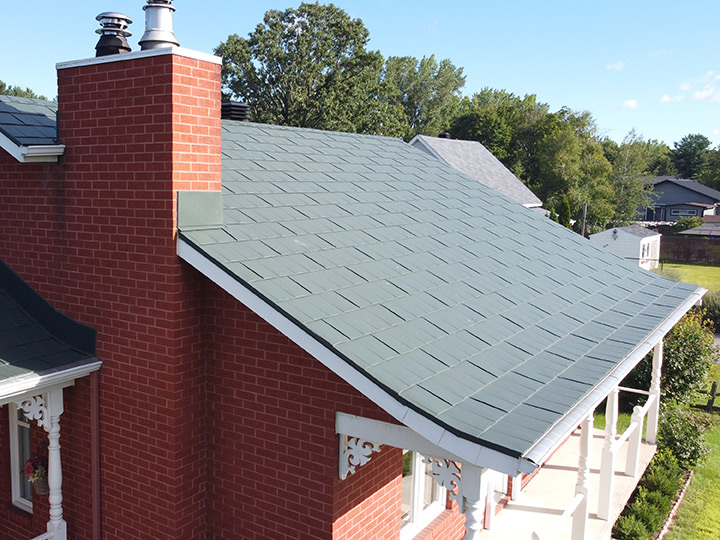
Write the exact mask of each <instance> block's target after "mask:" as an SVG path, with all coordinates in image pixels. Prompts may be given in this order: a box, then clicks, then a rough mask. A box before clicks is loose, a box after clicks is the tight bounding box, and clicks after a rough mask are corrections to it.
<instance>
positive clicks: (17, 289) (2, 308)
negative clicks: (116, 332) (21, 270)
mask: <svg viewBox="0 0 720 540" xmlns="http://www.w3.org/2000/svg"><path fill="white" fill-rule="evenodd" d="M99 367H100V361H99V360H98V359H97V357H96V356H95V331H94V330H93V329H91V328H89V327H87V326H84V325H81V324H79V323H76V322H74V321H72V320H71V319H69V318H67V317H65V316H64V315H62V314H60V313H58V312H57V311H55V310H54V309H53V308H52V307H51V306H50V305H49V304H48V303H47V302H45V301H44V300H43V299H42V298H41V297H40V296H39V295H38V294H37V293H35V291H33V290H32V289H31V288H30V287H29V286H28V285H27V283H25V282H24V281H23V280H22V279H21V278H20V277H19V276H18V275H17V274H15V273H14V272H13V271H12V270H11V269H10V268H9V267H8V266H7V265H6V264H5V263H4V262H2V261H0V404H4V403H6V402H8V401H11V400H14V399H17V397H18V396H19V395H21V394H24V393H27V392H34V393H41V392H43V391H45V389H47V388H50V387H55V386H58V385H60V386H63V385H67V384H71V383H72V381H73V380H74V379H75V378H77V377H79V376H84V375H86V374H87V373H89V372H90V371H94V370H95V369H98V368H99Z"/></svg>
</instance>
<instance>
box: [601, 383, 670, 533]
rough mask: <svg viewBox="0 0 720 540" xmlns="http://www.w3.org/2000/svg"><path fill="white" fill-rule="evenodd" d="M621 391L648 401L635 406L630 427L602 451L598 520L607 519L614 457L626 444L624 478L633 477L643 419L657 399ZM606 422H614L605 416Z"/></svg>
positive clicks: (638, 452) (638, 392)
mask: <svg viewBox="0 0 720 540" xmlns="http://www.w3.org/2000/svg"><path fill="white" fill-rule="evenodd" d="M620 390H623V391H629V392H634V393H637V394H644V395H647V396H648V400H647V401H646V402H645V405H643V406H642V407H640V406H639V405H638V406H635V408H633V413H632V417H631V420H630V425H629V426H628V428H627V429H626V430H625V431H624V432H623V434H622V435H620V437H618V438H617V439H612V440H610V441H609V444H606V445H605V446H604V447H603V450H602V461H601V466H600V492H599V496H598V517H599V518H600V519H609V517H610V507H611V505H612V495H613V494H612V492H613V476H614V475H615V457H616V455H617V452H618V450H619V449H620V447H621V446H622V445H623V444H625V442H628V449H627V456H626V459H625V471H624V474H625V476H630V477H635V476H636V475H637V472H638V467H639V465H640V446H641V443H642V432H643V425H644V423H645V417H646V416H647V414H648V411H650V410H651V407H653V405H654V404H655V401H656V399H657V397H656V396H655V395H654V394H651V393H649V392H644V391H642V390H635V389H632V388H620ZM606 421H608V422H610V421H615V419H614V418H610V415H607V416H606Z"/></svg>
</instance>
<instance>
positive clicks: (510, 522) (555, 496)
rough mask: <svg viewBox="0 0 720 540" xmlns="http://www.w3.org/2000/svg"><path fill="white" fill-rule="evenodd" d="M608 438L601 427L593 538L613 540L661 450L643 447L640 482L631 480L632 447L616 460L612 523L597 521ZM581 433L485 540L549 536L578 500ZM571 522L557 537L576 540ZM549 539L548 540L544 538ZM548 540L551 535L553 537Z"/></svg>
mask: <svg viewBox="0 0 720 540" xmlns="http://www.w3.org/2000/svg"><path fill="white" fill-rule="evenodd" d="M603 440H604V434H603V432H602V431H601V430H598V429H596V430H595V431H594V434H593V447H592V451H591V452H592V454H591V456H590V503H589V508H590V519H589V520H588V530H587V534H586V539H587V540H607V539H609V538H610V536H611V535H610V533H611V530H612V526H613V524H614V522H615V519H617V516H618V515H620V512H621V511H622V509H623V508H624V507H625V504H626V502H627V500H628V499H629V498H630V495H632V492H633V491H634V489H635V486H636V484H637V482H638V480H639V479H640V477H641V476H642V474H643V472H644V471H645V469H646V467H647V464H648V463H649V462H650V460H651V459H652V456H653V455H654V453H655V446H654V445H653V446H651V445H648V444H645V443H643V444H642V447H641V450H640V467H639V472H638V475H637V476H636V477H635V478H630V477H627V476H625V475H624V474H623V473H622V472H617V471H623V470H624V469H625V459H626V456H627V443H626V444H624V445H623V447H622V448H621V449H620V450H619V452H618V455H617V457H616V467H615V468H616V473H615V482H614V488H615V494H614V496H613V504H614V506H613V509H612V513H611V519H610V520H608V521H603V520H601V519H598V517H597V505H598V489H599V485H600V457H601V451H602V447H603ZM579 442H580V430H577V431H576V432H575V433H574V434H573V435H572V436H571V437H570V438H569V439H568V440H567V441H566V442H565V444H564V445H563V446H562V447H560V448H559V449H558V451H557V452H555V455H553V457H552V458H551V459H550V461H549V462H548V463H547V465H546V466H545V467H543V469H541V471H540V472H539V473H538V474H537V475H536V476H535V478H533V479H532V480H531V481H530V483H529V484H528V485H527V487H526V488H525V489H524V490H523V491H522V493H521V494H520V498H519V500H517V501H510V502H509V503H508V504H507V506H506V507H505V508H504V509H503V510H502V511H501V512H500V513H499V514H497V515H496V516H495V519H494V522H493V524H492V529H491V530H485V531H483V532H482V533H481V535H480V536H481V538H482V540H530V538H531V535H532V533H533V531H537V532H538V533H539V534H541V535H544V534H547V533H549V532H550V531H552V529H553V527H555V524H556V523H557V522H558V520H559V518H560V516H561V515H562V513H563V512H564V511H565V509H566V508H567V507H568V506H569V505H570V503H571V501H572V499H573V497H574V496H575V484H576V482H577V476H578V475H577V468H578V460H579V455H580V453H579ZM570 529H571V520H570V519H568V520H567V522H566V523H565V524H564V525H563V527H562V528H561V529H560V532H559V533H558V535H557V536H555V537H554V538H555V539H556V540H570ZM543 538H546V537H545V536H543ZM547 538H548V539H549V538H550V537H547Z"/></svg>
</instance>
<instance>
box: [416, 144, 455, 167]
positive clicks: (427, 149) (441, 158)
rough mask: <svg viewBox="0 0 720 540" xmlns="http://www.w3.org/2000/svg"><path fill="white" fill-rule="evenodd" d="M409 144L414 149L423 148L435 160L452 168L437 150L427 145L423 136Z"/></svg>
mask: <svg viewBox="0 0 720 540" xmlns="http://www.w3.org/2000/svg"><path fill="white" fill-rule="evenodd" d="M415 143H417V144H415ZM408 144H409V145H410V146H412V147H414V148H417V145H420V146H422V147H423V148H424V149H425V151H426V152H427V153H429V154H431V155H432V156H433V157H434V158H435V159H437V160H439V161H441V162H442V163H444V164H445V165H447V166H448V167H451V165H450V164H449V163H448V162H447V161H445V158H444V157H442V156H441V155H440V154H438V152H437V150H435V149H434V148H433V147H432V146H431V145H430V144H428V143H427V141H425V138H424V137H423V136H422V135H415V136H414V137H413V138H412V140H411V141H410V142H409V143H408ZM418 150H420V148H418ZM456 170H457V169H456Z"/></svg>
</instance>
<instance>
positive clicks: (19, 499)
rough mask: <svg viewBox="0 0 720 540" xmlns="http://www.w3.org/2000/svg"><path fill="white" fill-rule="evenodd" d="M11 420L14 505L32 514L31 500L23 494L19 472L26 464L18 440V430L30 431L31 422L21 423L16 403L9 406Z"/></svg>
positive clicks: (11, 464) (11, 476)
mask: <svg viewBox="0 0 720 540" xmlns="http://www.w3.org/2000/svg"><path fill="white" fill-rule="evenodd" d="M8 411H9V419H10V471H11V474H10V484H11V490H12V504H13V506H16V507H17V508H20V509H21V510H24V511H26V512H30V513H32V511H33V504H32V501H31V500H28V499H26V498H25V497H23V496H22V494H21V489H20V488H21V486H20V478H19V476H18V471H19V470H20V469H21V468H22V466H23V465H24V464H25V463H24V462H22V463H21V458H20V441H19V440H18V428H19V427H27V428H28V429H30V422H29V421H26V422H21V421H20V420H18V408H17V405H15V404H14V403H9V404H8Z"/></svg>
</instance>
